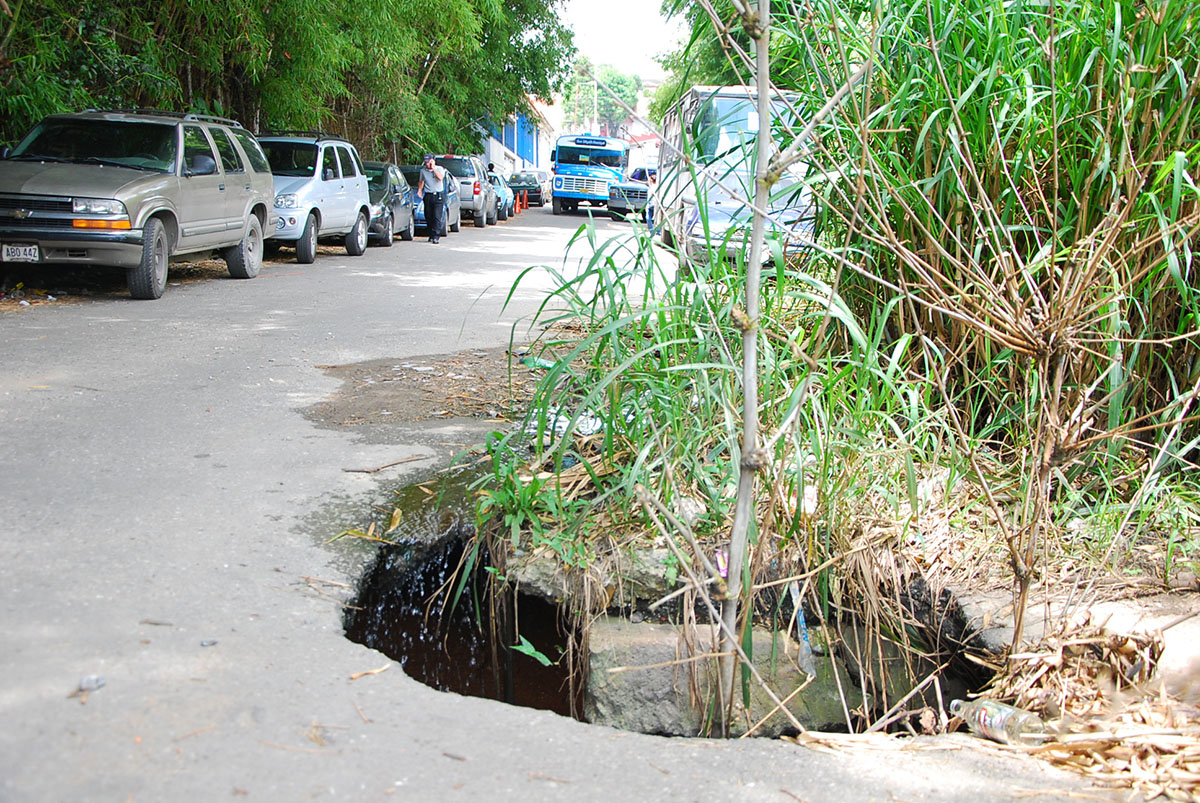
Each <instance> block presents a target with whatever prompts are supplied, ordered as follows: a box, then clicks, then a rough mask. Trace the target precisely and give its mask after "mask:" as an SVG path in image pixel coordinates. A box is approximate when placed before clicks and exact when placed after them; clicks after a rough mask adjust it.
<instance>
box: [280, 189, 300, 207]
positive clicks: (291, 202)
mask: <svg viewBox="0 0 1200 803" xmlns="http://www.w3.org/2000/svg"><path fill="white" fill-rule="evenodd" d="M296 206H297V204H296V193H294V192H281V193H279V194H278V195H276V196H275V208H276V209H295V208H296Z"/></svg>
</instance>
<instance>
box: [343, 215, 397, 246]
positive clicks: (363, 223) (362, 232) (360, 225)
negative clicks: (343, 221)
mask: <svg viewBox="0 0 1200 803" xmlns="http://www.w3.org/2000/svg"><path fill="white" fill-rule="evenodd" d="M389 225H390V224H389ZM389 236H390V235H389ZM366 250H367V216H366V215H364V214H363V213H362V212H359V213H358V220H356V221H354V228H352V229H350V231H349V232H347V233H346V253H347V254H349V255H350V256H352V257H360V256H362V255H363V254H364V253H366Z"/></svg>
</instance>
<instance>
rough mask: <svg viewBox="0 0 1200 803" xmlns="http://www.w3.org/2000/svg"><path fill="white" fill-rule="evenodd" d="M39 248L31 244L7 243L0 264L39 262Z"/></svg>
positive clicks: (0, 255) (1, 254) (0, 254)
mask: <svg viewBox="0 0 1200 803" xmlns="http://www.w3.org/2000/svg"><path fill="white" fill-rule="evenodd" d="M38 259H39V256H38V247H37V245H36V244H30V243H5V244H4V250H3V252H2V253H0V262H37V261H38Z"/></svg>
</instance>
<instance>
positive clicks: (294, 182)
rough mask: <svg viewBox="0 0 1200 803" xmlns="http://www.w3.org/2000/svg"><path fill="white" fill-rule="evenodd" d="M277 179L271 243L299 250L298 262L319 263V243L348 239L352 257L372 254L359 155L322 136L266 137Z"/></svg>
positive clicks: (342, 143) (368, 206) (283, 134)
mask: <svg viewBox="0 0 1200 803" xmlns="http://www.w3.org/2000/svg"><path fill="white" fill-rule="evenodd" d="M258 141H259V142H260V143H261V144H262V147H263V150H264V151H266V152H267V159H268V160H269V161H270V162H271V172H273V173H274V174H275V215H276V218H275V221H274V222H275V226H274V231H272V232H268V234H267V237H268V239H271V240H275V241H277V242H282V243H287V244H290V245H295V247H296V261H297V262H303V263H306V264H307V263H309V262H312V261H313V260H314V259H316V258H317V241H318V240H324V239H330V238H333V237H342V238H343V242H344V243H345V245H346V253H347V254H349V255H350V256H361V255H362V254H363V252H365V251H366V250H367V225H368V223H369V222H370V220H371V199H370V195H369V191H368V189H367V175H366V171H365V170H364V169H363V164H362V159H360V158H359V157H358V151H357V150H355V148H354V146H353V145H351V144H350V143H349V142H348V141H347V140H344V139H342V138H341V137H333V136H330V135H328V134H322V133H320V132H318V131H289V132H281V133H278V134H270V135H266V136H261V137H259V138H258Z"/></svg>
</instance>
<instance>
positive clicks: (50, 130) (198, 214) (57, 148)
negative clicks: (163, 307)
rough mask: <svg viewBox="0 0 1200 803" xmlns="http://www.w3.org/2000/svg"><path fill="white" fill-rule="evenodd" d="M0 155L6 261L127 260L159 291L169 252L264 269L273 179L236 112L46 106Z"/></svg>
mask: <svg viewBox="0 0 1200 803" xmlns="http://www.w3.org/2000/svg"><path fill="white" fill-rule="evenodd" d="M0 155H2V156H3V157H4V158H3V159H2V160H0V262H4V263H14V262H38V263H63V264H71V265H107V266H112V267H118V268H124V269H125V271H126V276H127V280H128V284H129V293H130V295H132V296H133V297H134V298H151V299H152V298H158V297H160V296H161V295H162V294H163V290H164V289H165V288H166V286H167V265H168V263H169V262H170V260H171V259H172V258H173V257H179V256H183V255H185V254H201V253H204V252H209V251H219V252H220V254H221V256H222V257H223V258H224V259H225V263H226V265H227V266H228V268H229V274H230V275H231V276H233V277H235V278H239V279H250V278H253V277H254V276H257V275H258V271H259V268H260V267H261V265H262V253H263V227H264V226H265V225H266V221H267V213H268V212H267V210H269V209H270V208H271V197H272V179H271V171H270V167H269V165H268V164H267V160H266V157H265V156H264V155H263V152H262V150H261V149H260V148H259V146H258V143H257V142H256V141H255V139H254V137H253V136H252V135H251V134H250V133H249V132H248V131H246V130H245V129H244V128H242V127H241V125H239V124H238V123H236V122H235V121H233V120H227V119H224V118H220V117H210V116H207V115H194V114H176V113H172V112H158V111H154V112H145V111H137V112H130V111H123V110H121V111H86V112H79V113H77V114H55V115H51V116H49V117H47V118H45V119H44V120H42V121H41V122H40V123H38V124H37V125H36V126H34V127H33V130H31V131H30V132H29V133H28V134H27V135H26V136H25V138H24V139H22V140H21V141H20V142H19V143H18V144H17V146H16V147H15V148H13V149H12V151H10V152H7V153H3V152H0Z"/></svg>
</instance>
